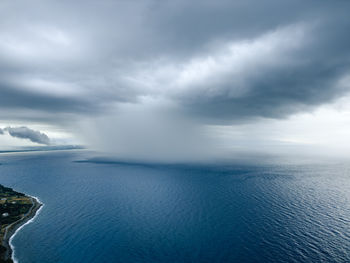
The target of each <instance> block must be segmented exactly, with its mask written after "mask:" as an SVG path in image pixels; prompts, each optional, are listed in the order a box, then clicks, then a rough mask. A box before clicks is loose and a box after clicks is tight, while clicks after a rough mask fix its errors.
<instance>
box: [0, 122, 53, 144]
mask: <svg viewBox="0 0 350 263" xmlns="http://www.w3.org/2000/svg"><path fill="white" fill-rule="evenodd" d="M5 132H8V134H9V135H11V136H12V137H15V138H20V139H28V140H30V141H32V142H35V143H39V144H46V145H49V144H50V138H49V137H48V136H47V135H46V134H45V133H41V132H40V131H35V130H32V129H30V128H28V127H24V126H22V127H6V128H4V129H0V134H4V133H5Z"/></svg>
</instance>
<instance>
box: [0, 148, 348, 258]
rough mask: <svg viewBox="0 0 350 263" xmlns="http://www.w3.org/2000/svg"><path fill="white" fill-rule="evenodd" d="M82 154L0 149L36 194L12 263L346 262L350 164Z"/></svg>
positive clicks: (4, 164) (17, 185) (9, 171)
mask: <svg viewBox="0 0 350 263" xmlns="http://www.w3.org/2000/svg"><path fill="white" fill-rule="evenodd" d="M85 155H86V153H84V152H83V151H75V152H73V151H72V152H69V151H66V152H51V153H49V152H47V153H25V154H23V153H22V154H18V153H17V154H1V155H0V163H1V165H0V183H1V184H4V185H6V186H9V187H13V188H14V189H15V190H18V191H22V192H25V193H28V194H30V195H34V196H37V197H39V198H40V200H41V201H42V202H43V203H44V204H45V206H44V208H43V209H42V211H41V213H40V215H39V216H38V217H37V218H36V219H35V221H34V222H33V223H31V224H29V225H27V226H25V227H24V228H23V229H22V230H21V231H20V232H19V233H18V234H17V235H16V237H15V238H14V240H13V244H14V246H15V248H16V250H15V256H16V258H17V259H18V260H19V262H20V263H32V262H35V263H59V262H62V263H63V262H64V263H79V262H81V263H89V262H91V263H99V262H106V263H107V262H108V263H110V262H122V263H128V262H132V263H137V262H147V263H153V262H155V263H156V262H169V263H172V262H208V263H215V262H268V263H271V262H350V165H347V164H342V163H338V164H320V165H316V164H313V165H311V164H309V165H306V164H304V165H292V164H289V165H283V164H280V163H277V162H276V163H275V164H269V165H230V166H216V167H213V166H157V165H153V166H145V165H128V164H118V163H112V162H111V163H108V162H76V161H79V160H84V159H85V158H86V156H85Z"/></svg>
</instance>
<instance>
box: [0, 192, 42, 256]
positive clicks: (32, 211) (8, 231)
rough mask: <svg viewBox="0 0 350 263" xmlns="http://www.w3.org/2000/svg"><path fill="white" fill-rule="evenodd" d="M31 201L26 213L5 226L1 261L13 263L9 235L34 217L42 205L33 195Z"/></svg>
mask: <svg viewBox="0 0 350 263" xmlns="http://www.w3.org/2000/svg"><path fill="white" fill-rule="evenodd" d="M30 198H31V201H32V203H33V205H32V207H31V208H30V210H29V211H28V213H26V214H25V215H24V216H23V217H22V218H21V219H19V220H17V221H16V222H14V223H12V224H11V225H9V226H7V227H6V230H5V235H4V238H3V241H2V246H3V247H5V248H6V252H5V253H4V257H3V258H2V259H0V263H1V262H6V263H13V258H12V253H13V252H12V248H11V245H10V239H11V237H12V236H13V235H14V234H15V233H16V231H17V230H18V229H19V228H20V227H21V226H23V225H24V224H25V223H27V222H28V221H29V220H31V219H32V218H34V217H35V215H36V213H37V212H38V210H39V209H40V207H42V205H43V204H42V203H40V202H39V200H38V199H37V198H35V197H30Z"/></svg>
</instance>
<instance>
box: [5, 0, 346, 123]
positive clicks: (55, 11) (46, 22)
mask: <svg viewBox="0 0 350 263" xmlns="http://www.w3.org/2000/svg"><path fill="white" fill-rule="evenodd" d="M349 8H350V3H349V2H348V1H332V2H328V1H287V2H286V1H283V2H281V1H277V0H268V1H264V2H261V1H249V0H248V1H246V0H245V1H220V2H215V3H214V2H212V1H190V2H189V1H151V0H150V1H128V2H126V1H98V2H95V1H74V2H72V1H40V0H37V1H34V2H33V1H31V2H30V3H29V2H23V1H3V2H2V3H1V4H0V15H1V17H2V21H3V22H2V23H1V25H0V30H1V36H0V61H1V62H0V91H1V96H0V108H2V109H6V110H9V109H11V112H10V115H11V114H12V115H13V116H10V118H21V116H22V114H23V113H25V112H26V111H27V110H28V109H30V110H31V111H33V114H32V115H29V116H28V114H26V118H29V119H31V118H32V119H37V118H41V119H43V120H45V121H55V119H56V118H58V117H59V115H60V114H61V115H62V114H72V115H75V116H80V115H81V114H83V115H84V114H85V115H90V114H91V113H96V112H103V111H104V110H106V109H109V108H110V107H111V105H115V104H116V103H117V104H118V103H125V102H131V103H139V102H140V101H142V99H144V98H151V99H159V98H160V99H165V100H169V101H171V102H173V103H175V104H177V105H178V106H179V109H180V110H181V111H183V112H184V113H185V114H187V115H193V116H194V117H195V118H196V119H198V120H201V121H202V122H203V123H211V122H215V123H227V122H232V121H237V120H242V119H243V120H244V119H247V118H248V119H249V118H252V117H272V118H281V117H284V116H287V115H289V114H292V113H295V112H298V111H303V110H308V109H310V108H312V107H314V106H317V105H320V104H323V103H327V102H329V101H331V100H333V99H335V98H338V97H339V96H342V95H343V94H344V93H345V92H347V91H348V88H349V81H348V80H347V76H348V75H349V73H350V49H349V46H350V37H349V36H348V35H349V34H348V32H349V28H350V21H349V19H348V10H349ZM3 112H4V111H3ZM38 113H39V114H38ZM5 114H6V116H5V115H4V116H1V113H0V118H9V116H8V114H9V112H8V111H7V112H6V113H5ZM38 116H39V117H38Z"/></svg>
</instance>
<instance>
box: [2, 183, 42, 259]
mask: <svg viewBox="0 0 350 263" xmlns="http://www.w3.org/2000/svg"><path fill="white" fill-rule="evenodd" d="M41 206H42V204H41V203H40V202H39V201H38V200H37V199H36V198H35V197H31V196H27V195H25V194H23V193H19V192H16V191H14V190H13V189H12V188H8V187H4V186H3V185H1V184H0V242H1V244H0V263H13V260H12V249H11V246H10V238H11V236H12V235H14V234H15V233H16V230H17V229H19V228H20V227H21V226H22V225H24V224H25V223H26V222H28V221H29V220H30V219H31V218H33V217H34V216H35V215H36V213H37V211H38V210H39V209H40V207H41Z"/></svg>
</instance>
